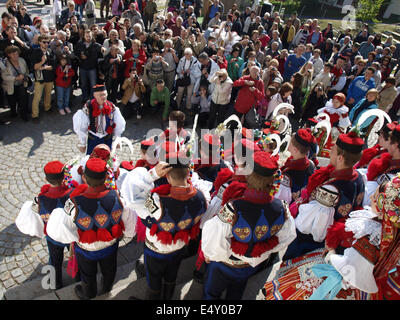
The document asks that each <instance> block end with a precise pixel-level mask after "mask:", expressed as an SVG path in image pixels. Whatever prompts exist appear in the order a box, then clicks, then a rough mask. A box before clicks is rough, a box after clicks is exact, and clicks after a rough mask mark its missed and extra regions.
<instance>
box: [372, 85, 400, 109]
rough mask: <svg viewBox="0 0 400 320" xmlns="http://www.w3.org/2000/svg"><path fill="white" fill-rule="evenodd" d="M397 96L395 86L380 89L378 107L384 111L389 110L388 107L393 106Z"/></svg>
mask: <svg viewBox="0 0 400 320" xmlns="http://www.w3.org/2000/svg"><path fill="white" fill-rule="evenodd" d="M396 97H397V90H396V87H395V86H393V87H390V88H386V89H382V90H381V91H379V97H378V100H377V102H378V108H379V109H381V110H383V111H389V110H388V109H389V108H390V107H391V106H392V104H393V102H394V100H395V99H396Z"/></svg>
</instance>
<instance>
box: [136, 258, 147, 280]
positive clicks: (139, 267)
mask: <svg viewBox="0 0 400 320" xmlns="http://www.w3.org/2000/svg"><path fill="white" fill-rule="evenodd" d="M140 258H141V257H140ZM140 258H139V259H138V260H137V261H136V265H135V270H136V274H137V277H138V278H143V277H145V276H146V268H145V266H144V263H143V261H142V260H141V259H140Z"/></svg>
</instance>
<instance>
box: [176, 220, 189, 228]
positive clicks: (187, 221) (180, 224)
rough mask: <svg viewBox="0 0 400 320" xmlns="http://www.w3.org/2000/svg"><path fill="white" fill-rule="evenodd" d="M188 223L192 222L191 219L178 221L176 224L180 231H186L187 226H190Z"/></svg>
mask: <svg viewBox="0 0 400 320" xmlns="http://www.w3.org/2000/svg"><path fill="white" fill-rule="evenodd" d="M190 222H192V219H186V220H183V221H180V222H179V223H178V227H179V229H181V230H183V229H186V228H187V226H188V225H189V224H190Z"/></svg>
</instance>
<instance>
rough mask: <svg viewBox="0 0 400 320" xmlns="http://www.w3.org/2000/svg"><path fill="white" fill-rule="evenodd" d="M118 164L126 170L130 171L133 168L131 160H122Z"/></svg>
mask: <svg viewBox="0 0 400 320" xmlns="http://www.w3.org/2000/svg"><path fill="white" fill-rule="evenodd" d="M119 166H120V167H121V168H123V169H125V170H128V171H132V170H133V169H134V168H135V167H134V166H133V161H122V162H121V164H120V165H119Z"/></svg>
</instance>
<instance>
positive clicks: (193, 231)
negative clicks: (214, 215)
mask: <svg viewBox="0 0 400 320" xmlns="http://www.w3.org/2000/svg"><path fill="white" fill-rule="evenodd" d="M189 233H190V234H189V236H190V239H192V240H193V239H196V238H197V236H198V235H199V233H200V222H197V223H196V224H195V225H194V226H193V227H192V228H191V229H190V231H189Z"/></svg>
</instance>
